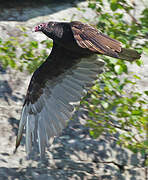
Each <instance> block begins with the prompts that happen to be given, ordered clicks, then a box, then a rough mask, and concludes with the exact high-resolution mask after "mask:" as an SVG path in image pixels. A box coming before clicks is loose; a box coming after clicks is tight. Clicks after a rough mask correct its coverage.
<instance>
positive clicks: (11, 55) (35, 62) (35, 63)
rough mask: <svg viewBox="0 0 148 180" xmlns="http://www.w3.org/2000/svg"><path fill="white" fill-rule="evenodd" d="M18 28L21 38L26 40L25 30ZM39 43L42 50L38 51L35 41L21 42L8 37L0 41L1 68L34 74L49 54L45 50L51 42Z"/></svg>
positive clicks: (49, 46) (50, 45)
mask: <svg viewBox="0 0 148 180" xmlns="http://www.w3.org/2000/svg"><path fill="white" fill-rule="evenodd" d="M20 28H21V30H22V36H21V37H24V38H27V37H28V35H27V33H25V31H26V29H25V28H24V27H20ZM40 43H41V44H43V47H44V48H43V49H42V50H40V51H39V49H38V46H39V44H38V42H37V41H33V40H32V41H22V40H20V39H19V38H18V37H10V38H9V39H8V40H7V41H2V39H0V64H1V65H2V67H3V68H7V67H8V66H9V67H11V68H15V69H17V70H20V71H23V70H27V71H28V72H29V73H32V72H34V71H35V70H36V69H37V68H38V67H39V66H40V65H41V64H42V63H43V62H44V61H45V59H46V58H47V56H48V54H49V53H48V52H47V49H50V48H51V47H52V41H51V40H44V41H42V42H40ZM18 52H19V54H18Z"/></svg>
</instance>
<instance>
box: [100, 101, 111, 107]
mask: <svg viewBox="0 0 148 180" xmlns="http://www.w3.org/2000/svg"><path fill="white" fill-rule="evenodd" d="M101 104H102V106H103V107H104V108H105V109H107V108H108V106H109V105H108V103H107V102H105V101H101Z"/></svg>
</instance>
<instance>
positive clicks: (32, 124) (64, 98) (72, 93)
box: [16, 21, 140, 154]
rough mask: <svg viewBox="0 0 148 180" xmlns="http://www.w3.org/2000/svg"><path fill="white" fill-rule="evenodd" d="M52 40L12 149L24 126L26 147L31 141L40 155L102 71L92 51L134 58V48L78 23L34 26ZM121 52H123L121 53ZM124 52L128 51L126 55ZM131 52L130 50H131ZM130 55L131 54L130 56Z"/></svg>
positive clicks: (136, 56)
mask: <svg viewBox="0 0 148 180" xmlns="http://www.w3.org/2000/svg"><path fill="white" fill-rule="evenodd" d="M35 31H41V32H43V33H44V34H45V35H47V36H48V37H49V38H51V39H52V40H53V48H52V52H51V54H50V55H49V56H48V58H47V59H46V61H45V62H44V63H43V64H42V65H41V66H40V67H39V68H38V69H37V70H36V71H35V72H34V74H33V76H32V78H31V81H30V84H29V87H28V90H27V95H26V98H25V102H24V105H23V110H22V117H21V121H20V124H19V131H18V136H17V140H16V148H17V147H18V146H19V144H20V141H21V137H22V132H23V129H24V126H25V127H26V150H27V152H28V153H29V152H30V151H31V146H32V142H34V141H36V140H37V142H38V144H39V149H40V153H41V154H43V153H44V151H45V146H46V145H47V144H48V140H49V139H50V138H51V137H53V136H56V135H58V134H59V133H60V132H61V131H62V129H63V128H64V127H65V126H66V121H67V120H69V119H70V118H71V117H72V114H73V111H74V107H73V105H74V104H76V103H77V102H79V101H80V100H81V98H82V97H83V96H84V92H85V89H86V88H87V87H90V86H91V85H92V84H93V81H94V80H95V79H96V78H97V74H99V73H101V72H102V69H103V65H104V62H103V61H99V60H98V59H97V56H96V54H104V55H108V56H111V57H115V58H120V54H122V59H126V60H135V59H139V58H140V54H138V53H137V52H136V51H135V50H126V49H124V48H122V45H121V43H120V42H119V41H117V40H114V39H111V38H110V37H108V36H106V35H104V34H102V33H101V32H98V30H96V29H95V28H93V27H91V26H89V25H87V24H83V23H81V22H76V21H75V22H71V23H67V22H49V23H43V24H41V25H39V26H37V27H36V28H35ZM122 51H125V56H124V53H122ZM126 52H130V56H129V55H127V53H126ZM131 52H132V53H131ZM132 54H133V55H132Z"/></svg>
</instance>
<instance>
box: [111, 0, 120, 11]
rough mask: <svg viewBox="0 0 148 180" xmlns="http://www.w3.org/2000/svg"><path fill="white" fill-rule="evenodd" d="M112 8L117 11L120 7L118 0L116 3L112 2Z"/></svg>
mask: <svg viewBox="0 0 148 180" xmlns="http://www.w3.org/2000/svg"><path fill="white" fill-rule="evenodd" d="M110 8H111V10H112V11H116V10H117V9H118V4H117V3H116V2H115V3H114V2H112V3H111V4H110Z"/></svg>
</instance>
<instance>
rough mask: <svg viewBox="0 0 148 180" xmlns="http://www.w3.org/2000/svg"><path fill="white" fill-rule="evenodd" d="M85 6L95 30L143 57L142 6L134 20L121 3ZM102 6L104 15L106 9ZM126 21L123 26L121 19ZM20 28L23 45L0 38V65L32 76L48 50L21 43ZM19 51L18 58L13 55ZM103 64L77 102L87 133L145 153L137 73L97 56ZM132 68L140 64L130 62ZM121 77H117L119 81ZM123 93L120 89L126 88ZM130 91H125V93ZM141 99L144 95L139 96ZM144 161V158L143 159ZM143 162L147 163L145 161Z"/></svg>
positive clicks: (146, 47)
mask: <svg viewBox="0 0 148 180" xmlns="http://www.w3.org/2000/svg"><path fill="white" fill-rule="evenodd" d="M88 2H89V8H92V9H93V10H94V11H96V13H97V15H98V16H97V20H98V21H97V28H98V29H99V30H100V31H102V32H103V33H105V34H108V35H109V36H110V37H112V38H115V39H117V40H119V41H121V42H122V43H123V46H125V47H127V48H129V47H133V48H134V49H137V50H138V51H143V52H144V53H147V54H148V40H147V38H148V8H145V9H144V10H143V11H142V13H141V15H140V16H139V18H136V17H135V16H134V15H133V14H134V11H135V5H134V4H128V2H127V1H126V0H108V1H105V3H106V4H105V3H104V1H103V0H93V1H88ZM106 6H107V7H108V11H106ZM125 18H126V19H128V22H127V21H126V20H125ZM25 31H26V30H25V29H24V28H22V36H21V37H24V41H22V40H20V39H19V38H16V37H11V38H10V39H8V40H7V41H2V39H0V64H1V65H2V66H3V67H4V68H7V67H8V66H9V67H11V68H15V69H18V70H20V71H23V70H27V71H28V72H30V73H32V72H33V71H35V70H36V69H37V67H38V66H39V65H40V64H41V63H42V62H43V61H44V60H45V59H46V57H47V55H48V54H49V53H47V49H49V48H51V47H52V42H51V41H49V40H45V41H42V42H41V43H42V44H43V46H44V48H43V49H42V50H40V51H39V49H38V47H39V44H38V42H36V41H27V40H25V38H26V39H27V33H25ZM18 49H19V52H20V53H19V54H18V53H17V52H18ZM101 58H103V59H104V60H105V62H106V66H105V72H104V73H103V74H101V75H99V77H98V80H99V81H96V84H95V85H94V86H93V88H92V89H91V90H90V93H88V96H87V97H86V98H84V99H83V101H82V104H83V105H84V106H85V107H86V108H87V109H88V112H89V117H90V119H89V120H88V121H87V126H89V127H90V134H91V136H92V137H94V138H97V137H99V136H100V135H101V134H103V133H106V132H109V133H110V134H112V135H113V137H115V136H114V134H117V133H118V134H119V138H118V139H117V143H119V144H120V145H123V146H125V147H126V148H128V149H130V150H131V151H133V152H141V153H142V154H143V155H144V156H145V157H146V156H147V154H148V107H147V104H148V102H147V99H145V97H146V96H148V91H145V92H143V93H139V92H136V90H134V89H135V88H134V87H135V86H136V79H138V80H140V77H139V76H138V74H133V78H132V79H129V78H127V76H125V75H126V74H128V66H127V64H126V62H125V61H122V60H120V59H114V58H109V57H103V56H101ZM136 63H137V65H138V66H141V65H142V61H141V60H137V61H136ZM121 76H122V78H121ZM127 86H130V87H131V88H128V91H126V87H127ZM130 89H131V90H130ZM144 95H145V96H144ZM146 159H147V158H146ZM145 164H148V160H146V161H145Z"/></svg>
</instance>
